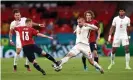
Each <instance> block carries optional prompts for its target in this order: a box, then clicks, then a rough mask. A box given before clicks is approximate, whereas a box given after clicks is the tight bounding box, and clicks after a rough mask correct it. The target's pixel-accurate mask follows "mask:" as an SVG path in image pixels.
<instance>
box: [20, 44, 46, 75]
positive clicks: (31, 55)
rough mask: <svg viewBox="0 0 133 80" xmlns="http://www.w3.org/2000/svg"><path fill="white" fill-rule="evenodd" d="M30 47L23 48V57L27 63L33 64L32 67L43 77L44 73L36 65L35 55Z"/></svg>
mask: <svg viewBox="0 0 133 80" xmlns="http://www.w3.org/2000/svg"><path fill="white" fill-rule="evenodd" d="M33 47H34V46H32V45H28V46H24V47H23V51H24V54H25V56H26V57H27V58H28V60H29V62H31V63H32V64H33V66H34V67H35V68H36V69H37V70H38V71H40V72H41V73H42V74H43V75H46V73H45V71H44V70H43V69H42V68H41V67H40V66H39V65H38V63H37V62H36V61H35V55H34V50H33Z"/></svg>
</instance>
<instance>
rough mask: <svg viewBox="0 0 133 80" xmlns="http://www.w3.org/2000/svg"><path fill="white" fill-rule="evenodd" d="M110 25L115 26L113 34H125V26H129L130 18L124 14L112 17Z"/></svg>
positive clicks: (118, 35)
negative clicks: (122, 16) (123, 15)
mask: <svg viewBox="0 0 133 80" xmlns="http://www.w3.org/2000/svg"><path fill="white" fill-rule="evenodd" d="M112 26H115V27H116V29H115V34H114V36H117V37H120V36H127V26H130V18H128V17H127V16H125V17H124V18H123V19H122V18H120V17H119V16H116V17H115V18H114V19H113V22H112Z"/></svg>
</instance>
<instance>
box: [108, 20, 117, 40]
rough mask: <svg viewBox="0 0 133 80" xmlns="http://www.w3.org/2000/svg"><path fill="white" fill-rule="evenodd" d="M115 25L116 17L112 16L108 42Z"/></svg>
mask: <svg viewBox="0 0 133 80" xmlns="http://www.w3.org/2000/svg"><path fill="white" fill-rule="evenodd" d="M115 26H116V19H115V18H114V19H113V22H112V26H111V28H110V31H109V37H108V42H110V40H111V36H112V34H113V32H114V30H115Z"/></svg>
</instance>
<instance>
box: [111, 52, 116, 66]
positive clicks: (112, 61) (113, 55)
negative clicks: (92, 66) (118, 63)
mask: <svg viewBox="0 0 133 80" xmlns="http://www.w3.org/2000/svg"><path fill="white" fill-rule="evenodd" d="M114 59H115V54H112V52H111V56H110V60H111V64H113V63H114Z"/></svg>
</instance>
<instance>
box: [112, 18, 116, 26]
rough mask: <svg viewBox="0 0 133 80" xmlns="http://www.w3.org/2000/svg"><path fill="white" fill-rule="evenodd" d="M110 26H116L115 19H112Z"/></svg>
mask: <svg viewBox="0 0 133 80" xmlns="http://www.w3.org/2000/svg"><path fill="white" fill-rule="evenodd" d="M112 26H116V19H115V18H114V19H113V22H112Z"/></svg>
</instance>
